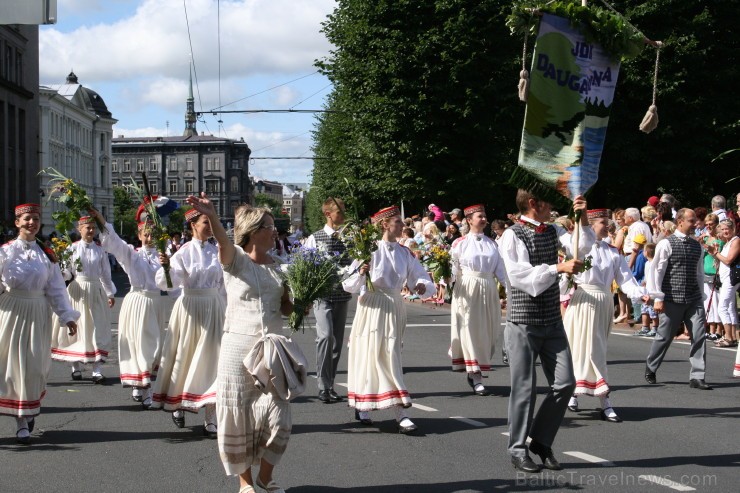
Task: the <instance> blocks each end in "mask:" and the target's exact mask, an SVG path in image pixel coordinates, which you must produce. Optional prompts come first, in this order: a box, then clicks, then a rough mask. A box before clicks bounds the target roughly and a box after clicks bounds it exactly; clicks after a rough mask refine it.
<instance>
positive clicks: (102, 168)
mask: <svg viewBox="0 0 740 493" xmlns="http://www.w3.org/2000/svg"><path fill="white" fill-rule="evenodd" d="M107 178H108V176H107V175H106V173H105V165H104V164H101V165H100V185H101V186H105V184H106V183H107V181H108V180H107Z"/></svg>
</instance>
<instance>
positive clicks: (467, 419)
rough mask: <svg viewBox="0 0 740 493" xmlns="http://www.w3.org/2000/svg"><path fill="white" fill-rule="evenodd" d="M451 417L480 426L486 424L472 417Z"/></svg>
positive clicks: (451, 417)
mask: <svg viewBox="0 0 740 493" xmlns="http://www.w3.org/2000/svg"><path fill="white" fill-rule="evenodd" d="M450 419H456V420H458V421H461V422H463V423H465V424H468V425H470V426H477V427H478V428H481V427H484V426H486V424H485V423H482V422H480V421H476V420H474V419H470V418H463V417H462V416H450Z"/></svg>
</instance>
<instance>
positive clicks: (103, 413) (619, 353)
mask: <svg viewBox="0 0 740 493" xmlns="http://www.w3.org/2000/svg"><path fill="white" fill-rule="evenodd" d="M117 281H118V283H119V286H120V285H121V279H120V275H119V279H118V280H117ZM124 293H125V290H124V289H120V290H119V294H118V295H117V298H116V301H117V303H116V306H115V308H114V321H117V317H118V310H119V308H120V304H121V300H122V295H123V294H124ZM406 307H407V309H408V315H409V317H408V328H407V331H406V335H405V339H404V366H405V377H406V383H407V385H408V388H409V391H410V392H411V395H412V399H413V400H414V407H413V408H412V409H411V410H410V414H411V417H412V419H413V420H414V422H415V423H416V424H417V425H419V432H418V433H417V434H416V435H415V436H404V435H400V434H398V432H397V429H396V426H395V420H394V416H393V412H392V411H391V410H386V411H379V412H376V413H373V414H372V418H373V420H374V421H375V424H374V425H373V426H363V425H361V424H359V423H358V422H355V421H354V419H353V412H352V410H351V409H349V408H348V407H347V406H346V404H344V403H337V404H323V403H321V402H320V401H319V400H318V399H317V397H316V392H317V389H316V386H315V380H314V379H313V378H312V379H311V381H310V382H309V387H308V390H307V392H306V393H305V394H304V395H302V396H299V397H298V398H296V399H295V400H294V401H293V406H292V412H293V435H292V438H291V441H290V444H289V446H288V450H287V452H286V454H285V456H284V457H283V460H282V462H281V463H280V464H279V465H278V466H277V467H276V469H275V479H276V480H277V481H278V483H279V484H280V485H281V486H283V487H284V488H286V489H288V490H289V491H290V492H294V493H309V492H340V491H353V492H367V493H370V492H373V493H377V492H380V493H395V492H439V493H442V492H445V493H446V492H490V491H541V490H547V491H573V490H580V491H604V490H608V491H626V490H630V491H650V492H653V491H654V492H669V491H735V490H736V488H737V483H738V481H737V471H738V468H737V466H738V464H740V452H739V451H738V447H737V436H738V435H737V422H736V421H734V419H737V417H738V416H739V415H740V398H739V396H738V387H739V386H740V380H738V379H733V378H732V367H733V363H734V358H735V351H736V348H732V349H723V348H715V347H714V345H713V344H710V345H709V346H710V347H708V349H707V351H708V356H707V360H708V365H707V366H708V372H707V378H706V380H707V382H708V383H710V384H711V385H713V386H714V390H712V391H700V390H695V389H690V388H689V386H688V378H689V377H688V374H689V363H688V348H689V346H688V344H687V343H685V342H682V341H674V343H673V345H672V346H671V349H670V350H669V353H668V355H667V356H666V359H665V361H664V363H663V365H662V366H661V368H660V369H659V371H658V373H657V378H658V384H657V385H654V386H649V385H648V384H647V383H646V382H645V380H644V377H643V374H644V368H645V356H646V355H647V351H648V348H649V345H650V339H647V338H642V337H636V336H632V335H631V333H632V331H631V330H629V331H628V330H626V329H627V328H626V326H620V327H619V328H617V329H615V330H614V331H613V333H612V335H611V337H610V340H609V371H610V375H609V381H610V383H611V384H612V388H613V389H614V392H613V394H612V403H613V405H614V407H615V409H616V411H617V413H618V414H619V415H620V417H622V418H623V419H624V422H623V423H619V424H613V423H607V422H603V421H601V420H600V419H599V414H598V406H599V400H598V399H597V398H593V397H592V398H589V397H582V398H581V399H580V400H579V401H580V407H581V411H580V412H579V413H573V412H570V411H568V412H567V414H566V417H565V420H564V422H563V426H562V427H561V429H560V433H559V434H558V436H557V439H556V442H555V444H554V446H553V449H554V451H555V454H556V457H557V458H558V459H559V461H560V462H561V464H562V465H563V466H564V470H563V471H546V472H541V473H539V474H534V475H526V474H524V473H520V472H518V471H516V470H514V469H513V467H512V466H511V463H510V460H509V456H508V454H507V451H506V446H507V437H506V432H507V426H506V418H507V403H508V399H507V396H508V393H509V371H508V367H506V366H504V365H503V364H502V361H501V355H500V350H499V348H498V347H497V350H496V358H495V360H494V367H495V370H494V371H493V372H491V373H490V374H489V377H488V378H487V379H485V380H484V384H485V385H486V386H487V387H488V389H489V390H491V391H492V395H490V396H486V397H480V396H475V395H473V393H472V391H471V390H470V388H469V387H468V385H467V383H466V380H465V376H464V374H463V373H453V372H452V371H450V361H449V358H448V356H447V349H448V345H449V323H450V311H449V306H445V307H438V308H433V307H431V306H429V305H422V304H421V303H419V302H415V303H406ZM353 313H354V308H352V309H351V310H350V316H349V322H348V325H350V324H351V320H352V316H353ZM312 320H313V319H312V318H309V321H310V322H311V323H312ZM113 329H114V335H115V333H116V330H117V324H114V326H113ZM349 330H350V328H349V326H348V327H347V330H346V334H345V335H348V334H349ZM114 339H115V337H114ZM295 339H296V340H297V341H299V343H300V344H301V346H302V348H303V350H304V353H305V354H306V356H307V358H308V360H309V362H310V363H313V362H314V361H315V346H314V340H313V330H312V329H311V328H306V331H305V333H299V334H297V335H296V336H295ZM346 368H347V364H346V351H345V353H344V354H343V356H342V363H341V365H340V374H339V375H338V377H337V381H338V382H339V383H344V382H346ZM104 373H105V375H106V376H107V377H108V381H107V383H106V385H93V384H92V382H91V381H90V367H88V368H87V369H86V371H85V372H84V373H83V376H84V379H83V380H82V381H79V382H74V381H72V380H71V378H70V369H69V368H68V366H67V365H62V364H59V363H53V364H52V370H51V374H50V376H49V381H48V387H47V394H46V397H45V398H44V400H43V402H42V410H41V415H40V416H39V417H38V418H37V420H36V430H35V431H34V432H33V434H32V445H31V446H22V445H17V444H16V442H15V437H14V435H13V433H14V430H15V421H14V420H13V419H12V418H9V417H3V419H2V420H3V422H4V427H3V431H4V433H3V434H2V437H0V457H1V458H0V491H1V492H42V491H43V492H62V491H64V492H70V491H74V492H117V491H148V492H154V491H161V492H179V491H182V492H236V491H237V490H238V486H237V484H238V483H237V479H236V478H234V477H227V476H226V475H225V474H224V471H223V468H222V466H221V463H220V461H219V458H218V452H217V444H216V441H215V440H210V439H207V438H203V436H202V425H203V412H202V411H201V413H200V415H199V416H197V417H196V416H195V415H193V414H186V418H185V419H186V426H185V428H184V429H177V428H176V427H175V426H174V424H173V423H172V421H171V419H170V414H169V413H165V412H162V411H143V410H142V409H141V406H140V405H139V404H138V403H136V402H134V401H132V400H131V397H130V396H131V392H130V390H128V389H123V388H121V386H120V382H119V380H118V364H117V359H116V353H115V352H113V353H112V354H111V358H110V359H109V362H108V364H107V365H106V367H105V370H104ZM538 383H539V385H540V386H539V392H540V394H543V393H544V392H545V387H544V386H543V384H545V379H544V375H543V374H542V373H541V372H540V373H539V374H538ZM337 391H338V392H339V393H340V394H341V395H346V387H343V386H341V384H340V385H339V386H338V387H337ZM541 398H542V397H541V395H540V397H539V399H540V400H541ZM535 461H536V462H538V463H539V459H538V458H535ZM733 484H734V485H735V486H734V487H733V486H732V485H733Z"/></svg>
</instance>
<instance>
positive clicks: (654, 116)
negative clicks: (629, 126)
mask: <svg viewBox="0 0 740 493" xmlns="http://www.w3.org/2000/svg"><path fill="white" fill-rule="evenodd" d="M662 46H663V43H661V42H660V41H656V47H657V49H656V50H655V73H654V74H653V103H652V104H651V105H650V108H648V110H647V113H645V117H644V118H643V119H642V122H641V123H640V130H642V131H643V132H645V133H646V134H649V133H650V132H652V131H653V130H655V129H656V128H657V127H658V107H657V106H656V105H655V100H656V95H657V90H658V65H659V61H660V48H661V47H662Z"/></svg>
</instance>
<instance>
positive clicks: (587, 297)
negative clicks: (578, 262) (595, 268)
mask: <svg viewBox="0 0 740 493" xmlns="http://www.w3.org/2000/svg"><path fill="white" fill-rule="evenodd" d="M613 314H614V299H613V295H612V294H611V291H610V288H609V287H602V286H595V285H591V284H582V285H580V286H578V289H577V290H576V292H575V294H574V295H573V299H572V300H571V302H570V305H569V306H568V309H567V310H566V311H565V318H564V319H563V325H564V326H565V334H566V336H567V337H568V342H569V343H570V352H571V354H572V355H573V373H574V374H575V377H576V390H575V392H574V395H579V394H587V395H604V394H608V393H609V385H608V384H607V380H608V379H609V377H608V374H607V369H606V343H607V339H608V337H609V331H610V329H611V326H612V316H613Z"/></svg>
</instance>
